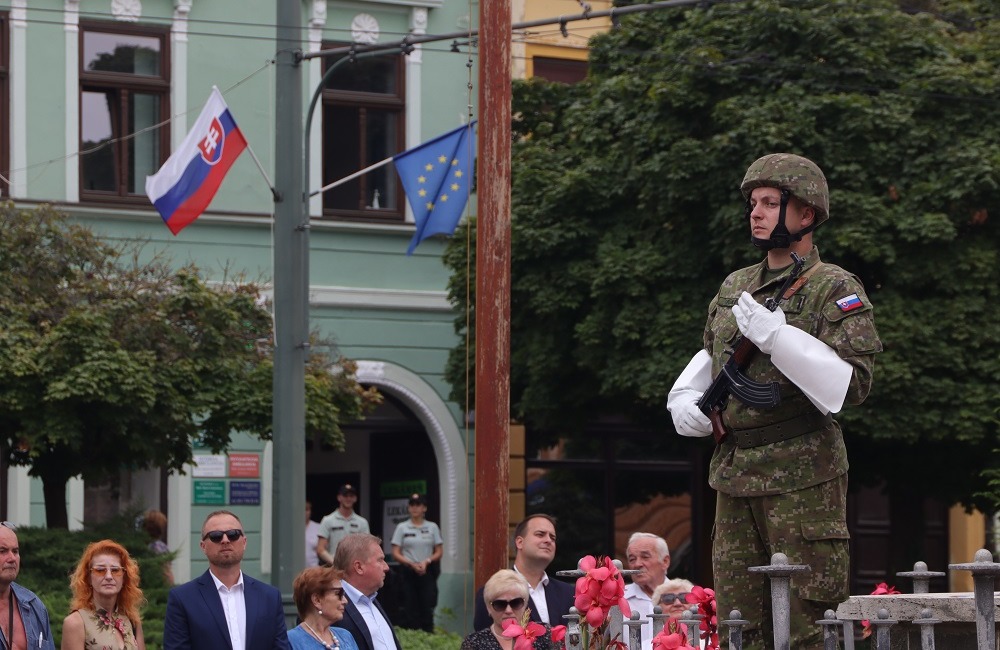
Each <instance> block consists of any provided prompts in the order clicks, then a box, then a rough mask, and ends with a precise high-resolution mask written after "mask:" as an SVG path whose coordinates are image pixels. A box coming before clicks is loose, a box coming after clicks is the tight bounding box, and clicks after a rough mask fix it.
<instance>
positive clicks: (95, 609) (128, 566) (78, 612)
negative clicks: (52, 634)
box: [62, 539, 146, 650]
mask: <svg viewBox="0 0 1000 650" xmlns="http://www.w3.org/2000/svg"><path fill="white" fill-rule="evenodd" d="M70 588H71V589H72V590H73V602H72V604H71V605H70V614H69V616H67V617H66V618H65V620H63V633H62V650H102V649H105V648H114V649H115V650H145V649H146V643H145V641H144V640H143V638H142V621H141V620H140V619H139V608H140V607H141V606H142V604H143V602H144V600H143V597H142V590H141V589H140V588H139V565H138V564H136V562H135V560H133V559H132V558H131V557H129V554H128V551H127V550H125V547H124V546H122V545H121V544H119V543H117V542H115V541H112V540H110V539H104V540H101V541H99V542H94V543H92V544H90V545H89V546H88V547H87V549H86V550H85V551H84V552H83V557H81V558H80V561H79V562H78V563H77V565H76V570H75V571H74V572H73V576H72V578H70Z"/></svg>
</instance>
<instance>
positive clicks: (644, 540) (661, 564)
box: [625, 533, 670, 650]
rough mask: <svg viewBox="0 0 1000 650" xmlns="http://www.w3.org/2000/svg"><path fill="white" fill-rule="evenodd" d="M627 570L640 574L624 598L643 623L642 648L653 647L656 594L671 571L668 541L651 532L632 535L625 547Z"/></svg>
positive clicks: (626, 588)
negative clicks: (651, 616) (668, 571)
mask: <svg viewBox="0 0 1000 650" xmlns="http://www.w3.org/2000/svg"><path fill="white" fill-rule="evenodd" d="M625 556H626V558H627V559H628V568H629V569H633V570H636V571H638V572H639V573H634V574H632V584H630V585H627V586H626V587H625V599H626V600H628V604H629V607H631V608H632V611H633V612H638V613H639V615H640V617H641V620H642V621H644V624H643V626H642V627H641V628H640V631H641V632H642V647H643V648H644V650H649V649H650V648H652V647H653V620H652V619H651V618H649V617H650V615H652V613H653V607H654V606H655V605H656V603H654V602H653V591H654V590H655V589H656V588H657V587H659V586H660V585H662V584H663V581H664V580H666V579H667V569H669V568H670V548H669V547H668V546H667V540H665V539H663V538H662V537H660V536H659V535H654V534H652V533H632V536H631V537H629V539H628V545H627V546H626V547H625Z"/></svg>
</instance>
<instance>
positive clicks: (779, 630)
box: [747, 553, 809, 650]
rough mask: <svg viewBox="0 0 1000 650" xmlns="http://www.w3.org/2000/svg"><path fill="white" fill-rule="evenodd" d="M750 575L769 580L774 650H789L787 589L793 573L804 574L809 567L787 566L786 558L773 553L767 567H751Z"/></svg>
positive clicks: (789, 625)
mask: <svg viewBox="0 0 1000 650" xmlns="http://www.w3.org/2000/svg"><path fill="white" fill-rule="evenodd" d="M747 570H748V571H749V572H750V573H763V574H764V575H766V576H767V577H769V578H770V579H771V617H772V619H773V620H774V650H791V645H790V644H791V629H790V628H791V609H792V608H791V601H790V599H789V589H790V583H791V576H792V574H793V573H805V572H807V571H809V566H808V565H805V564H789V563H788V556H787V555H785V554H784V553H775V554H774V555H772V556H771V564H770V565H768V566H752V567H749V568H748V569H747Z"/></svg>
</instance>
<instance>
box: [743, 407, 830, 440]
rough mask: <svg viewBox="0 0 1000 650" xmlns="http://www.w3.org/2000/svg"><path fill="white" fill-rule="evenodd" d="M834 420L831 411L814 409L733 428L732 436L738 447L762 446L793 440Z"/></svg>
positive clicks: (824, 426)
mask: <svg viewBox="0 0 1000 650" xmlns="http://www.w3.org/2000/svg"><path fill="white" fill-rule="evenodd" d="M832 421H833V416H832V415H830V414H829V413H826V414H822V413H820V412H819V411H812V412H810V413H807V414H806V415H800V416H798V417H794V418H792V419H790V420H785V421H783V422H776V423H775V424H769V425H767V426H763V427H754V428H751V429H733V430H732V436H733V441H734V442H735V443H736V446H737V447H739V448H740V449H750V448H751V447H761V446H763V445H770V444H772V443H775V442H781V441H783V440H791V439H792V438H797V437H799V436H801V435H803V434H806V433H809V432H810V431H817V430H819V429H824V428H826V426H827V425H829V424H830V422H832Z"/></svg>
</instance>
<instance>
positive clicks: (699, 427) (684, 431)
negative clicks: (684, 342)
mask: <svg viewBox="0 0 1000 650" xmlns="http://www.w3.org/2000/svg"><path fill="white" fill-rule="evenodd" d="M711 385H712V357H711V356H710V355H709V354H708V352H706V351H705V350H700V351H699V352H698V354H696V355H694V356H693V357H691V361H689V362H688V364H687V366H686V367H685V368H684V370H683V371H682V372H681V374H680V376H679V377H678V378H677V381H675V382H674V385H673V386H672V387H671V388H670V392H669V393H667V410H668V411H670V417H671V418H672V419H673V421H674V428H675V429H677V433H679V434H681V435H682V436H688V437H691V438H703V437H705V436H709V435H712V421H711V420H709V419H708V416H707V415H705V414H704V413H702V412H701V409H699V408H698V400H699V399H701V396H702V395H703V394H704V392H705V391H706V390H707V389H708V387H709V386H711Z"/></svg>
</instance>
